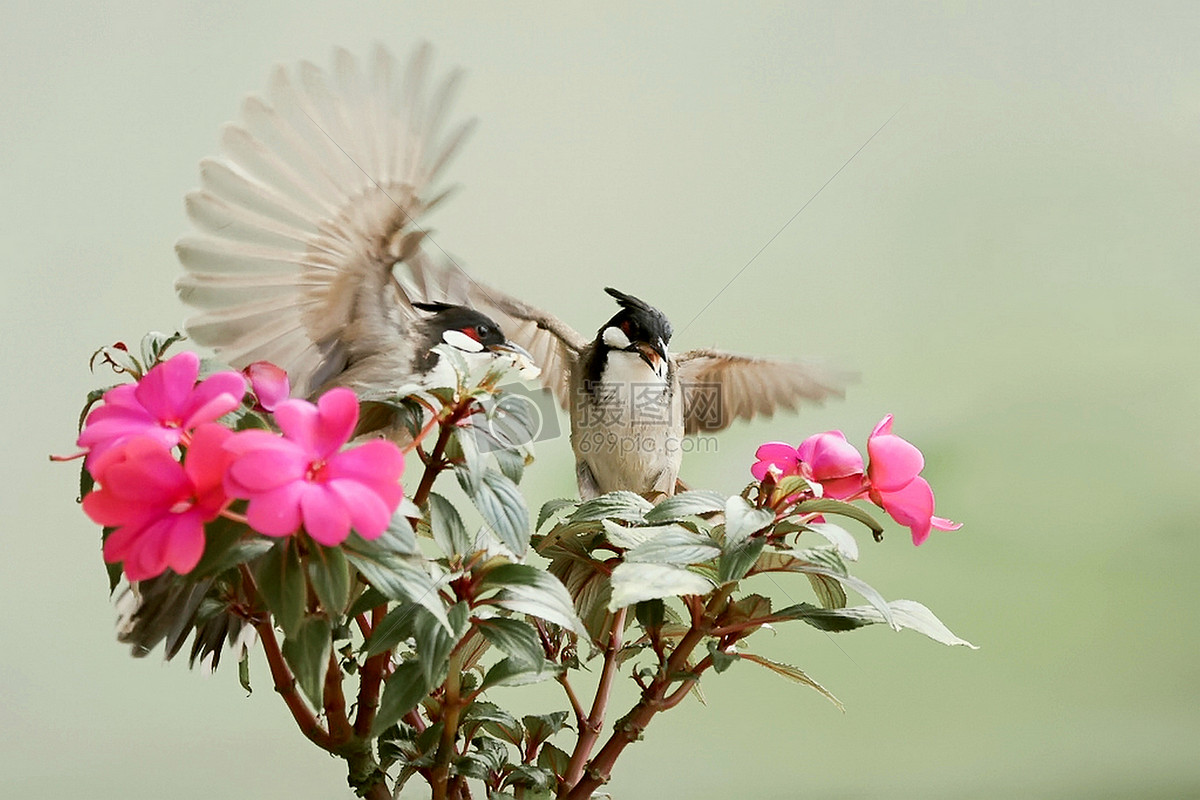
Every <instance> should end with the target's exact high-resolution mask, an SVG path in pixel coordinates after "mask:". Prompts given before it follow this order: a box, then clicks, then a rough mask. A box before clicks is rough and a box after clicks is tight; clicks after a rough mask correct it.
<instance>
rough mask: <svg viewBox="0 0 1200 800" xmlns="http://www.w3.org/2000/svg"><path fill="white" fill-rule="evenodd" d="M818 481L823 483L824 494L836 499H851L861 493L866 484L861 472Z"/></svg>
mask: <svg viewBox="0 0 1200 800" xmlns="http://www.w3.org/2000/svg"><path fill="white" fill-rule="evenodd" d="M817 482H818V483H820V484H821V490H822V492H823V493H824V495H825V496H826V497H832V498H833V499H834V500H849V499H850V498H852V497H854V496H855V495H857V494H860V493H861V492H862V490H863V486H864V484H865V481H864V480H863V476H862V475H861V474H858V475H848V476H847V477H845V478H831V479H829V480H823V481H817Z"/></svg>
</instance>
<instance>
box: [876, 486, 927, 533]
mask: <svg viewBox="0 0 1200 800" xmlns="http://www.w3.org/2000/svg"><path fill="white" fill-rule="evenodd" d="M879 497H880V500H881V501H882V502H881V505H882V506H883V510H884V511H886V512H887V513H888V514H889V515H890V516H891V517H892V519H894V520H896V522H899V523H900V524H901V525H903V526H905V527H906V528H908V529H909V530H910V531H912V539H913V544H916V545H919V544H921V543H922V542H924V541H925V539H926V538H928V536H929V529H930V528H931V527H932V517H933V489H932V488H930V486H929V482H928V481H926V480H925V479H924V478H914V479H913V480H912V481H910V482H909V484H908V485H907V486H905V487H904V488H902V489H899V490H897V491H895V492H880V493H879Z"/></svg>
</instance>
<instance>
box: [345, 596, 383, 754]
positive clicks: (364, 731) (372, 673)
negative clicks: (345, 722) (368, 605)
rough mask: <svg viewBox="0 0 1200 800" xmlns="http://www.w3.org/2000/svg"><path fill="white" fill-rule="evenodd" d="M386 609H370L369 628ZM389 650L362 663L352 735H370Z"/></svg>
mask: <svg viewBox="0 0 1200 800" xmlns="http://www.w3.org/2000/svg"><path fill="white" fill-rule="evenodd" d="M386 611H387V606H386V605H384V606H378V607H376V608H374V609H372V610H371V629H372V630H374V629H375V627H376V626H378V625H379V622H380V620H382V619H383V616H384V614H385V613H386ZM390 657H391V652H390V651H388V650H385V651H383V652H382V653H376V654H375V655H373V656H371V657H370V658H368V659H367V661H366V663H365V664H363V668H362V675H361V677H360V678H359V684H358V710H357V711H356V712H355V719H354V735H355V736H358V737H359V738H362V739H365V738H367V737H368V736H370V735H371V727H372V726H373V725H374V724H375V712H376V711H378V710H379V691H380V687H381V686H382V685H383V672H384V670H385V669H386V668H387V665H388V659H389V658H390Z"/></svg>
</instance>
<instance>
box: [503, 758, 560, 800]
mask: <svg viewBox="0 0 1200 800" xmlns="http://www.w3.org/2000/svg"><path fill="white" fill-rule="evenodd" d="M553 783H554V773H552V772H551V771H550V770H549V769H547V768H546V767H535V766H531V765H529V764H517V765H516V766H515V767H513V768H512V771H511V772H509V773H508V775H507V776H505V778H504V785H505V786H519V787H523V788H524V789H525V791H522V792H521V793H520V798H521V800H554V795H553V794H552V793H550V792H548V791H546V790H548V789H550V788H551V787H552V784H553ZM530 789H533V790H536V794H535V793H534V792H532V791H529V790H530ZM489 800H490V798H489Z"/></svg>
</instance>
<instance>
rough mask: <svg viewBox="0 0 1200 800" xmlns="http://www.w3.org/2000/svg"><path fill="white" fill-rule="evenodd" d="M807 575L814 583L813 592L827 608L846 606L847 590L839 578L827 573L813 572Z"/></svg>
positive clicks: (810, 581) (809, 580) (811, 582)
mask: <svg viewBox="0 0 1200 800" xmlns="http://www.w3.org/2000/svg"><path fill="white" fill-rule="evenodd" d="M805 577H807V578H808V582H809V583H810V584H812V588H813V593H814V594H816V596H817V600H819V601H821V605H822V606H823V607H825V608H845V607H846V590H845V589H843V588H842V585H841V584H840V583H838V581H837V579H835V578H830V577H827V576H825V575H814V574H812V573H811V572H810V573H808V575H806V576H805Z"/></svg>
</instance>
